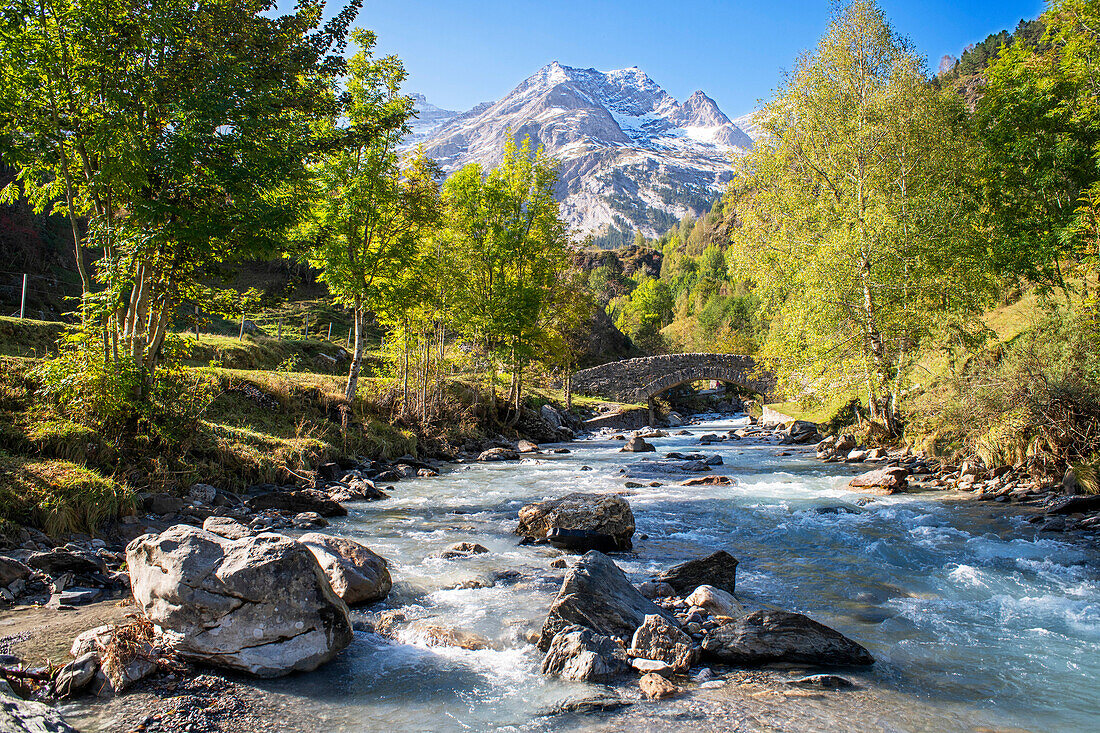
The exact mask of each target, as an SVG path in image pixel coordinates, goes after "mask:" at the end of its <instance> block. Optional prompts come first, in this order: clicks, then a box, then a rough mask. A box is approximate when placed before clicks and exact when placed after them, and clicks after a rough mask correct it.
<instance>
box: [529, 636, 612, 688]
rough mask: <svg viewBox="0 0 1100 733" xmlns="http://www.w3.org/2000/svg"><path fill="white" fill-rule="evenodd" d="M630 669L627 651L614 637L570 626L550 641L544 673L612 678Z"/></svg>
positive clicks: (569, 677)
mask: <svg viewBox="0 0 1100 733" xmlns="http://www.w3.org/2000/svg"><path fill="white" fill-rule="evenodd" d="M629 671H630V662H629V661H628V660H627V658H626V652H625V651H624V650H623V648H622V647H621V646H619V644H618V643H617V642H615V641H614V640H613V639H610V638H608V637H606V636H602V635H600V634H597V633H596V632H595V631H592V629H586V628H585V627H583V626H577V625H573V626H567V627H565V628H564V629H562V630H561V631H559V632H558V633H557V634H555V635H554V638H553V639H552V640H551V641H550V648H549V649H547V651H546V656H545V657H543V659H542V673H543V674H547V675H554V676H556V677H561V678H563V679H567V680H576V681H583V682H609V681H611V680H612V679H614V678H615V677H618V676H619V675H622V674H625V673H626V672H629Z"/></svg>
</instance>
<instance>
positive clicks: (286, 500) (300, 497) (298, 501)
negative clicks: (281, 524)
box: [248, 489, 348, 517]
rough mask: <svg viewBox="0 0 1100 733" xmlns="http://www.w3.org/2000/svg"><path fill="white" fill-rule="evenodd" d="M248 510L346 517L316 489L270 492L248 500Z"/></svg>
mask: <svg viewBox="0 0 1100 733" xmlns="http://www.w3.org/2000/svg"><path fill="white" fill-rule="evenodd" d="M248 508H249V509H251V510H252V511H254V512H262V511H264V510H265V509H275V510H277V511H280V512H287V513H289V514H301V513H302V512H316V513H318V514H320V515H321V516H322V517H346V516H347V515H348V510H347V509H345V508H344V507H342V506H341V505H340V504H338V503H337V502H335V501H333V500H332V499H330V498H328V496H326V495H325V494H324V493H322V492H320V491H317V490H316V489H298V490H297V491H272V492H270V493H267V494H260V495H259V496H254V497H252V498H251V499H249V500H248Z"/></svg>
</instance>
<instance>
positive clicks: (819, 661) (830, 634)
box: [703, 611, 875, 666]
mask: <svg viewBox="0 0 1100 733" xmlns="http://www.w3.org/2000/svg"><path fill="white" fill-rule="evenodd" d="M703 652H704V653H705V654H706V655H708V656H710V657H712V658H714V659H717V660H718V661H720V662H724V663H725V664H731V665H734V666H759V665H763V664H772V663H777V662H794V663H797V664H813V665H822V666H824V665H839V666H847V665H868V664H874V662H875V660H874V657H872V656H871V653H870V652H869V651H867V650H866V649H864V648H863V647H862V646H860V645H859V644H857V643H856V642H854V641H852V640H851V639H849V638H848V637H846V636H844V634H841V633H840V632H839V631H836V630H835V629H830V628H829V627H828V626H825V625H824V624H819V623H818V622H817V621H814V620H813V619H811V618H809V617H807V616H803V615H802V614H800V613H791V612H790V611H753V612H752V613H750V614H747V615H745V616H742V617H741V618H739V619H737V620H735V621H733V622H732V623H728V624H726V625H725V626H719V627H718V628H717V629H715V630H714V631H712V632H711V633H710V635H709V636H707V638H706V639H705V640H704V641H703Z"/></svg>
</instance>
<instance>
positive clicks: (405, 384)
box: [401, 320, 409, 414]
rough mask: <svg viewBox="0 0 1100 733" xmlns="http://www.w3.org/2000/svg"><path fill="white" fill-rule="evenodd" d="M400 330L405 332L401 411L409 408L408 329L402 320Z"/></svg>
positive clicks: (403, 412)
mask: <svg viewBox="0 0 1100 733" xmlns="http://www.w3.org/2000/svg"><path fill="white" fill-rule="evenodd" d="M401 325H402V331H404V333H405V338H404V341H403V342H402V348H403V350H404V352H405V353H404V360H403V362H402V369H401V371H402V375H401V376H402V389H401V413H402V414H405V412H407V411H408V409H409V329H408V326H407V324H406V323H405V322H404V320H402V322H401Z"/></svg>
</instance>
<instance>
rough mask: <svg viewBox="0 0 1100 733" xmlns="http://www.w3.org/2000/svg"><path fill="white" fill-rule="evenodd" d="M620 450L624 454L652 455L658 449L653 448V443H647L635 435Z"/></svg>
mask: <svg viewBox="0 0 1100 733" xmlns="http://www.w3.org/2000/svg"><path fill="white" fill-rule="evenodd" d="M619 450H620V451H621V452H623V453H650V452H652V451H655V450H657V449H656V448H655V447H653V444H652V443H647V442H646V441H645V439H644V438H642V437H641V436H639V435H635V436H634V437H632V438H631V439H630V440H628V441H627V443H626V445H624V446H623V447H622V448H620V449H619Z"/></svg>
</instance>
